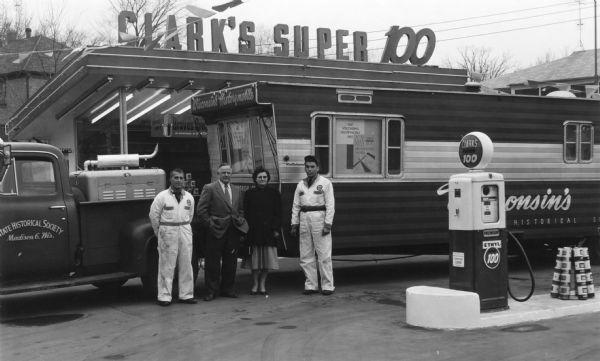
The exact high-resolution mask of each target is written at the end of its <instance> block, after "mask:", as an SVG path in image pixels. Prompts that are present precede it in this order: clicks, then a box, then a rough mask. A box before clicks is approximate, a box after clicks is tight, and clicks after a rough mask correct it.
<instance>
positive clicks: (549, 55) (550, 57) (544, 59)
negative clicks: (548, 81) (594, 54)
mask: <svg viewBox="0 0 600 361" xmlns="http://www.w3.org/2000/svg"><path fill="white" fill-rule="evenodd" d="M570 53H571V52H570V50H569V48H567V47H565V48H563V50H562V51H559V52H555V51H552V50H550V49H548V50H546V52H545V53H544V54H543V55H541V56H539V57H538V58H536V59H535V61H534V62H533V64H532V65H531V66H536V65H542V64H546V63H549V62H551V61H554V60H557V59H560V58H564V57H567V56H569V54H570Z"/></svg>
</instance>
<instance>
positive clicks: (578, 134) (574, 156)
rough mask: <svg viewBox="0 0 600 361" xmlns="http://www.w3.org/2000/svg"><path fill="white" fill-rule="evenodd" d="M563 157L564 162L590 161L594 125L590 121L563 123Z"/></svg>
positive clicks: (592, 148)
mask: <svg viewBox="0 0 600 361" xmlns="http://www.w3.org/2000/svg"><path fill="white" fill-rule="evenodd" d="M563 148H564V150H563V157H564V161H565V162H566V163H590V162H591V161H592V157H593V156H594V154H593V150H594V127H593V126H592V124H591V123H590V122H577V121H568V122H565V123H564V147H563Z"/></svg>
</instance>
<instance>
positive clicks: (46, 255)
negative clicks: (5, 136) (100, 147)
mask: <svg viewBox="0 0 600 361" xmlns="http://www.w3.org/2000/svg"><path fill="white" fill-rule="evenodd" d="M0 149H1V153H0V162H1V163H0V295H7V294H14V293H21V292H30V291H40V290H46V289H52V288H59V287H69V286H77V285H84V284H92V285H94V286H97V287H99V288H101V289H115V288H118V287H120V286H121V285H123V284H124V283H125V282H126V281H127V280H129V279H132V278H136V277H140V278H141V280H142V284H143V288H144V291H145V292H146V293H147V294H148V295H149V296H154V297H156V279H157V272H158V253H157V249H156V245H157V240H156V237H155V236H154V233H153V230H152V227H151V225H150V222H149V219H148V212H149V209H150V205H151V203H152V200H153V198H154V196H156V194H158V193H159V192H160V191H162V190H163V189H165V183H166V176H165V172H164V171H163V170H162V169H156V168H153V169H152V168H151V169H144V168H139V167H138V166H139V163H140V160H146V159H149V158H151V157H153V156H154V155H155V154H156V152H157V151H158V146H157V147H156V149H155V151H154V153H152V154H149V155H137V154H128V155H105V156H103V155H99V156H98V160H92V161H86V162H85V167H84V170H80V171H75V172H71V173H69V171H68V164H67V161H66V158H65V157H64V155H63V153H62V152H61V150H60V149H58V148H56V147H54V146H52V145H48V144H41V143H29V142H12V143H10V142H8V143H5V142H2V141H1V140H0ZM136 167H137V168H136ZM197 271H198V268H197V267H195V275H197Z"/></svg>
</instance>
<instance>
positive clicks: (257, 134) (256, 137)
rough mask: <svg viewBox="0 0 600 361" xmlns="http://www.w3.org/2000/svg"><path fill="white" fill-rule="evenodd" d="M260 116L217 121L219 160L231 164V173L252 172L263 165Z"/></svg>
mask: <svg viewBox="0 0 600 361" xmlns="http://www.w3.org/2000/svg"><path fill="white" fill-rule="evenodd" d="M261 128H262V127H261V118H260V117H253V116H248V117H238V118H234V119H228V120H226V121H223V122H221V123H219V126H218V133H219V149H220V153H221V162H224V163H229V164H231V170H232V172H233V174H252V172H253V171H254V168H256V167H259V166H263V165H264V164H263V158H264V155H263V144H262V143H263V142H262V139H263V134H262V131H261Z"/></svg>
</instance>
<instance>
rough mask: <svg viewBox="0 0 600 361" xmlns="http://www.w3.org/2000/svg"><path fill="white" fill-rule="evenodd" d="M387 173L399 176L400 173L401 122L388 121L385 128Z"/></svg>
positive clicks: (395, 120)
mask: <svg viewBox="0 0 600 361" xmlns="http://www.w3.org/2000/svg"><path fill="white" fill-rule="evenodd" d="M387 139H388V144H387V152H388V154H387V172H388V175H400V173H401V171H402V161H401V160H402V121H401V120H399V119H390V120H388V127H387Z"/></svg>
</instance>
